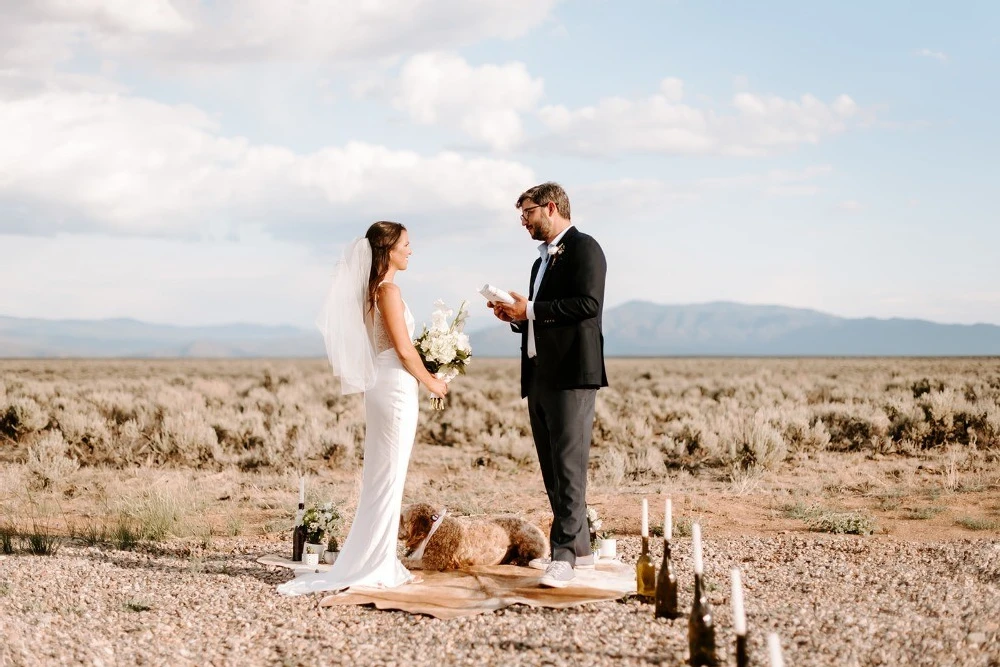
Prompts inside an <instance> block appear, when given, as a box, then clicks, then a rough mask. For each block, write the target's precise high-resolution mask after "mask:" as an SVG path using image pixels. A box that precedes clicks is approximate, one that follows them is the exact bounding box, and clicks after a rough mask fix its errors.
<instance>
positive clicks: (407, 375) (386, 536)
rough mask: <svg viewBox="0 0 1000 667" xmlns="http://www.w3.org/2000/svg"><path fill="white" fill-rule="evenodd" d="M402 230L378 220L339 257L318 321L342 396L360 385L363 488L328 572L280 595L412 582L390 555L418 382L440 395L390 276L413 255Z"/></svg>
mask: <svg viewBox="0 0 1000 667" xmlns="http://www.w3.org/2000/svg"><path fill="white" fill-rule="evenodd" d="M412 252H413V251H412V250H411V249H410V242H409V237H408V235H407V232H406V228H405V227H403V225H401V224H399V223H398V222H385V221H383V222H376V223H374V224H373V225H372V226H371V227H369V228H368V232H367V233H366V234H365V237H364V238H361V239H358V240H356V241H354V242H353V243H352V244H351V245H350V246H349V247H348V248H347V250H346V251H345V254H344V258H343V259H341V261H340V262H339V263H338V264H337V268H336V270H335V271H334V277H333V282H332V284H331V286H330V291H329V293H328V295H327V299H326V304H325V307H324V309H323V312H321V313H320V317H319V321H318V322H317V324H318V326H319V328H320V331H322V332H323V338H324V340H325V342H326V350H327V356H328V357H329V360H330V365H331V366H332V367H333V374H334V375H335V376H336V377H339V378H340V384H341V391H342V392H343V393H344V394H350V393H356V392H362V391H363V392H364V399H365V457H364V466H363V470H362V480H361V495H360V497H359V498H358V509H357V513H356V514H355V515H354V521H353V523H352V524H351V530H350V532H349V533H348V534H347V539H346V540H345V541H344V544H343V546H342V548H341V552H340V556H339V557H338V558H337V560H336V561H335V562H334V564H333V565H332V566H331V567H330V569H329V571H327V572H316V573H310V574H305V575H302V576H299V577H296V578H295V579H293V580H292V581H289V582H287V583H284V584H281V585H280V586H278V592H279V593H282V594H285V595H303V594H306V593H314V592H317V591H333V590H341V589H344V588H348V587H375V588H392V587H394V586H400V585H402V584H405V583H407V582H408V581H411V580H413V578H414V577H413V575H412V574H410V572H409V570H407V569H406V568H405V567H403V564H402V563H400V562H399V559H398V558H397V557H396V539H397V533H398V532H399V513H400V507H401V504H402V500H403V482H404V481H405V476H406V466H407V463H408V462H409V460H410V450H411V449H412V448H413V437H414V435H415V434H416V431H417V383H418V382H421V383H423V384H424V385H425V386H426V387H427V389H428V390H430V392H431V393H432V394H435V395H437V396H441V397H443V396H444V395H445V394H447V393H448V385H447V384H445V382H444V381H443V380H440V379H438V378H436V377H434V376H433V375H432V374H431V373H430V372H428V371H427V370H426V369H425V368H424V365H423V362H422V361H421V359H420V355H419V354H418V353H417V350H416V348H414V347H413V316H412V315H411V314H410V309H409V308H408V307H407V305H406V303H405V302H404V301H403V298H402V296H401V295H400V292H399V287H398V286H397V285H396V284H395V283H394V282H393V278H394V277H395V276H396V272H397V271H405V270H406V265H407V263H408V262H409V257H410V255H411V254H412Z"/></svg>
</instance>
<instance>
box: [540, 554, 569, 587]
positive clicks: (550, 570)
mask: <svg viewBox="0 0 1000 667" xmlns="http://www.w3.org/2000/svg"><path fill="white" fill-rule="evenodd" d="M575 576H576V575H575V574H573V567H572V566H571V565H570V564H569V563H567V562H566V561H564V560H554V561H552V562H551V563H549V566H548V567H547V568H546V569H545V574H543V575H542V578H541V579H539V580H538V585H539V586H547V587H549V588H563V587H564V586H566V584H568V583H570V582H571V581H573V577H575Z"/></svg>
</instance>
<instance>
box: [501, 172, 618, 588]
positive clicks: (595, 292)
mask: <svg viewBox="0 0 1000 667" xmlns="http://www.w3.org/2000/svg"><path fill="white" fill-rule="evenodd" d="M516 207H517V208H518V209H520V211H521V225H522V226H523V227H524V228H525V229H526V230H527V231H528V233H529V234H530V235H531V238H533V239H535V240H536V241H541V243H540V244H539V245H538V254H539V258H538V259H536V260H535V263H534V264H533V265H532V267H531V286H530V289H529V291H528V296H527V298H526V297H524V296H522V295H520V294H518V293H516V292H511V296H513V297H514V299H515V302H514V303H513V304H512V305H506V304H500V303H493V302H490V303H489V306H490V307H491V308H493V313H494V314H495V315H496V316H497V317H498V318H499V319H501V320H503V321H504V322H510V323H511V329H513V330H514V331H515V332H517V333H520V334H521V397H522V398H524V397H525V396H527V398H528V416H529V418H530V420H531V434H532V436H533V438H534V440H535V450H536V451H537V452H538V462H539V465H540V466H541V468H542V480H543V481H544V483H545V491H546V493H547V494H548V496H549V505H550V506H551V507H552V515H553V520H552V530H551V532H550V534H549V543H550V545H551V549H552V557H551V559H548V558H545V559H536V560H535V561H532V563H531V566H532V567H537V568H539V569H542V568H544V569H545V575H544V576H543V577H542V579H541V582H540V583H541V585H543V586H550V587H556V588H561V587H563V586H565V585H566V584H567V583H569V582H570V581H572V580H573V577H574V574H573V568H574V567H590V568H592V567H593V566H594V555H593V554H592V553H591V552H590V530H589V527H588V525H587V463H588V459H589V457H590V438H591V432H592V429H593V424H594V400H595V398H596V397H597V389H598V388H599V387H606V386H608V378H607V374H606V372H605V369H604V335H603V334H602V332H601V316H602V313H603V310H604V279H605V275H606V273H607V262H606V261H605V259H604V252H603V251H602V250H601V246H600V245H598V243H597V241H595V240H594V239H593V238H592V237H590V236H588V235H587V234H584V233H583V232H581V231H579V230H578V229H577V228H576V227H574V226H573V223H572V222H571V220H570V210H569V197H567V196H566V191H565V190H563V189H562V187H561V186H560V185H558V184H556V183H542V184H541V185H536V186H535V187H533V188H531V189H529V190H526V191H525V192H524V193H523V194H522V195H521V196H520V197H518V198H517V204H516Z"/></svg>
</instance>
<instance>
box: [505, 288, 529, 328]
mask: <svg viewBox="0 0 1000 667" xmlns="http://www.w3.org/2000/svg"><path fill="white" fill-rule="evenodd" d="M510 295H511V296H512V297H514V303H512V304H510V305H507V304H503V303H501V304H500V308H501V309H502V310H503V312H504V313H506V315H507V317H509V318H510V320H511V321H513V322H521V321H523V320H526V319H528V297H526V296H524V295H522V294H518V293H517V292H511V293H510Z"/></svg>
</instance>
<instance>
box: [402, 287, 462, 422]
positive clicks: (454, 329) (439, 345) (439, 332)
mask: <svg viewBox="0 0 1000 667" xmlns="http://www.w3.org/2000/svg"><path fill="white" fill-rule="evenodd" d="M465 303H466V302H465V301H463V302H462V305H461V306H459V307H458V314H457V315H455V319H453V320H452V321H451V323H450V324H449V323H448V318H449V317H451V315H452V312H453V311H452V310H450V309H448V307H447V306H446V305H445V303H444V301H441V300H440V299H438V300H437V301H435V302H434V305H435V306H436V307H437V308H435V310H434V313H433V314H432V315H431V318H432V322H431V327H430V329H428V328H427V326H426V325H425V326H424V329H423V331H421V332H420V335H419V336H417V339H416V340H414V341H413V344H414V346H415V347H416V348H417V352H419V353H420V358H421V359H422V360H423V362H424V368H426V369H427V370H428V371H430V372H431V373H433V374H434V375H435V376H436V377H438V378H441V379H442V380H444V381H445V382H451V381H452V380H454V379H455V376H457V375H465V367H466V366H468V364H469V359H471V358H472V346H471V345H469V337H468V335H466V334H465V333H464V332H463V329H464V328H465V320H467V319H469V313H468V312H466V310H465ZM431 407H432V408H434V409H435V410H444V399H443V398H438V397H437V396H435V397H433V398H431Z"/></svg>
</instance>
